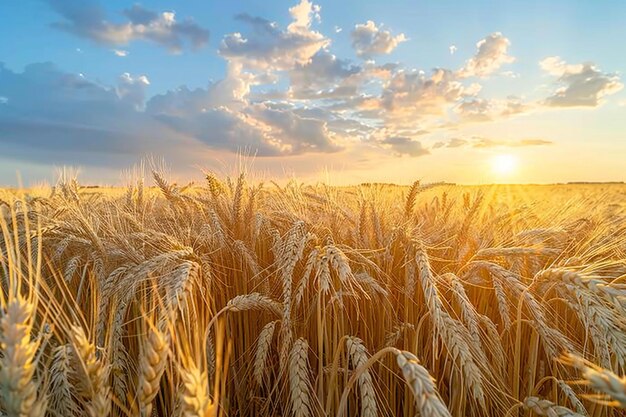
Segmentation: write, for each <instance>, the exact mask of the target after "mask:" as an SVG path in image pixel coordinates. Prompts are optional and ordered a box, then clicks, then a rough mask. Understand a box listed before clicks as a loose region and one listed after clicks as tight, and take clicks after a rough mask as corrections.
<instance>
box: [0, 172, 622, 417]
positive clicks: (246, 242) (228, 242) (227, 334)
mask: <svg viewBox="0 0 626 417" xmlns="http://www.w3.org/2000/svg"><path fill="white" fill-rule="evenodd" d="M152 182H154V184H155V186H148V184H147V183H146V185H144V182H143V180H138V181H135V182H133V184H131V185H129V186H128V187H127V188H125V189H117V190H104V189H98V188H87V187H81V186H80V185H79V184H78V183H77V182H76V181H74V180H71V179H70V180H64V181H60V182H59V183H58V184H57V185H56V186H55V187H54V188H50V189H47V188H45V187H42V188H39V189H37V190H4V191H0V211H1V214H2V216H0V217H1V220H0V224H1V226H2V238H0V248H1V252H0V265H1V267H0V279H1V285H2V298H1V300H0V301H1V310H2V314H1V316H0V353H1V355H0V408H1V410H2V412H3V413H4V415H8V416H92V417H96V416H97V417H104V416H203V417H204V416H218V415H219V416H295V417H307V416H356V415H361V416H368V417H372V416H406V417H408V416H416V415H417V416H422V417H431V416H459V417H461V416H550V417H556V416H594V417H600V416H623V415H624V410H623V407H626V380H624V379H621V378H620V376H619V375H624V373H625V370H626V369H625V368H626V314H625V312H626V186H625V185H621V184H606V185H554V186H539V185H538V186H530V185H529V186H506V185H501V186H480V187H478V186H475V187H463V186H448V185H439V186H420V184H419V183H417V182H416V183H415V184H414V185H413V186H412V187H400V186H392V185H383V184H364V185H361V186H355V187H332V186H326V185H323V184H319V185H303V184H300V183H298V182H296V181H292V182H290V183H288V184H286V185H278V184H275V183H269V184H260V183H258V182H253V181H251V180H247V179H246V177H245V176H244V175H241V176H239V177H238V178H218V177H216V176H213V175H211V174H209V175H207V177H206V180H205V182H203V183H196V184H189V185H186V186H180V185H176V184H174V183H171V182H169V181H168V180H167V179H166V178H165V176H164V175H162V174H159V173H157V172H155V173H154V174H153V178H151V179H150V183H152ZM620 407H621V408H620Z"/></svg>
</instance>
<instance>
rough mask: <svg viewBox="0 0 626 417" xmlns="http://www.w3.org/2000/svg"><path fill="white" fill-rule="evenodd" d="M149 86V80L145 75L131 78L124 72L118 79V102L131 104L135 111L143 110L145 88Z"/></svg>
mask: <svg viewBox="0 0 626 417" xmlns="http://www.w3.org/2000/svg"><path fill="white" fill-rule="evenodd" d="M149 85H150V80H148V77H146V76H145V75H139V76H137V77H133V76H132V75H130V74H129V73H127V72H126V73H124V74H122V75H120V77H119V78H118V86H117V88H116V91H117V96H118V97H119V98H120V100H122V101H124V102H127V103H130V104H132V105H133V106H134V107H135V109H138V110H139V109H141V108H143V104H144V101H145V93H146V87H147V86H149Z"/></svg>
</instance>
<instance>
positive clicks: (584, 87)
mask: <svg viewBox="0 0 626 417" xmlns="http://www.w3.org/2000/svg"><path fill="white" fill-rule="evenodd" d="M539 65H540V67H541V68H542V69H543V70H544V71H546V72H547V73H548V74H550V75H554V76H556V77H558V79H557V83H558V84H560V85H561V87H559V88H558V89H556V90H555V91H554V93H553V94H552V95H551V96H549V97H548V98H546V99H545V101H544V104H545V105H546V106H550V107H597V106H599V105H600V104H602V101H603V100H602V99H603V98H604V97H606V96H609V95H611V94H615V93H617V92H618V91H620V90H621V89H622V88H623V87H624V84H622V83H621V81H620V78H619V76H618V75H617V74H611V73H605V72H602V71H600V69H599V68H598V67H596V66H595V65H594V64H593V63H591V62H586V63H583V64H573V65H572V64H568V63H566V62H565V61H564V60H562V59H561V58H559V57H558V56H552V57H548V58H545V59H544V60H542V61H541V62H540V63H539Z"/></svg>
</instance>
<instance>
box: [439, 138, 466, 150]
mask: <svg viewBox="0 0 626 417" xmlns="http://www.w3.org/2000/svg"><path fill="white" fill-rule="evenodd" d="M467 144H468V141H467V140H465V139H461V138H452V139H448V140H447V141H446V142H437V143H435V144H434V145H433V149H439V148H460V147H461V146H465V145H467Z"/></svg>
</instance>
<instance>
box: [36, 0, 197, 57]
mask: <svg viewBox="0 0 626 417" xmlns="http://www.w3.org/2000/svg"><path fill="white" fill-rule="evenodd" d="M47 2H48V3H49V4H50V5H51V6H52V8H53V9H54V10H55V11H56V12H57V13H59V14H60V15H61V16H62V17H63V18H64V19H65V20H64V21H62V22H56V23H54V24H53V26H54V27H56V28H57V29H60V30H63V31H65V32H68V33H72V34H74V35H76V36H80V37H83V38H87V39H90V40H92V41H95V42H97V43H102V44H106V45H126V44H128V43H130V42H132V41H135V40H149V41H152V42H154V43H156V44H159V45H161V46H164V47H166V48H167V49H169V50H170V51H171V52H174V53H178V52H180V51H181V50H182V49H183V44H184V42H185V41H188V42H189V43H191V45H192V47H194V48H199V47H202V46H204V45H205V44H206V43H207V42H208V39H209V31H208V30H206V29H204V28H202V27H200V26H199V25H197V24H196V23H194V22H193V21H192V20H190V19H186V20H183V21H178V20H177V19H176V14H175V13H174V12H162V13H160V14H159V13H156V12H153V11H152V10H148V9H146V8H144V7H142V6H139V5H137V4H135V5H133V6H132V7H131V8H130V9H126V10H124V11H123V14H124V16H125V17H126V18H127V19H128V21H127V22H125V23H112V22H110V21H108V20H107V18H106V15H105V12H104V10H103V9H102V8H101V7H100V5H99V4H98V3H97V2H96V1H95V0H80V1H77V0H74V1H64V0H47Z"/></svg>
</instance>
